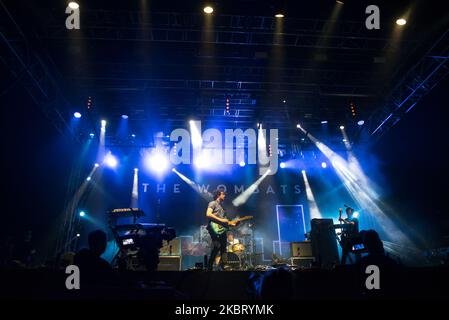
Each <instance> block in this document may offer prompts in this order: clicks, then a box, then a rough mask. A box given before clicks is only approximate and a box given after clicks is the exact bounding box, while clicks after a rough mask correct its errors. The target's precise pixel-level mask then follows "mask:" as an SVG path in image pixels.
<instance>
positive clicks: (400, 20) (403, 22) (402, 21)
mask: <svg viewBox="0 0 449 320" xmlns="http://www.w3.org/2000/svg"><path fill="white" fill-rule="evenodd" d="M406 23H407V20H405V19H404V18H400V19H398V20H396V24H397V25H398V26H404V25H405V24H406Z"/></svg>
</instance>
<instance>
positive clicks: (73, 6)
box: [69, 1, 80, 9]
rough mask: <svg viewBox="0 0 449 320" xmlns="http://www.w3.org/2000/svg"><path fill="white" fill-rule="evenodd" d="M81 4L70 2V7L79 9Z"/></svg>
mask: <svg viewBox="0 0 449 320" xmlns="http://www.w3.org/2000/svg"><path fill="white" fill-rule="evenodd" d="M79 7H80V6H79V4H78V3H76V2H73V1H72V2H69V8H70V9H78V8H79Z"/></svg>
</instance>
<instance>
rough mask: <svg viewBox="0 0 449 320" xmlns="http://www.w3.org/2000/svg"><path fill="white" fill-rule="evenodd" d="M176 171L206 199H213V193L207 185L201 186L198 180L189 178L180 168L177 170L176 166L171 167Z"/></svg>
mask: <svg viewBox="0 0 449 320" xmlns="http://www.w3.org/2000/svg"><path fill="white" fill-rule="evenodd" d="M171 170H172V171H173V172H174V173H176V174H177V175H178V177H180V178H181V180H182V181H184V182H185V183H187V185H188V186H189V187H191V188H192V189H193V190H195V192H196V193H198V194H199V195H200V196H201V197H202V198H203V199H205V200H206V201H212V200H213V195H212V193H210V192H209V191H208V190H207V187H205V186H200V185H199V184H197V183H196V182H194V181H193V180H191V179H189V178H187V177H186V176H185V175H183V174H182V173H181V172H179V171H178V170H176V168H173V169H171Z"/></svg>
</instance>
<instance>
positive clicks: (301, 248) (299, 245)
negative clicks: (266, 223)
mask: <svg viewBox="0 0 449 320" xmlns="http://www.w3.org/2000/svg"><path fill="white" fill-rule="evenodd" d="M290 246H291V252H292V257H313V253H312V242H310V241H303V242H292V243H290Z"/></svg>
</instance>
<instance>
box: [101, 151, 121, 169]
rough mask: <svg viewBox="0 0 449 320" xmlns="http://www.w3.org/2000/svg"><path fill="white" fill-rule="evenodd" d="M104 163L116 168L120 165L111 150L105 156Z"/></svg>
mask: <svg viewBox="0 0 449 320" xmlns="http://www.w3.org/2000/svg"><path fill="white" fill-rule="evenodd" d="M104 164H105V165H107V166H108V167H110V168H112V169H114V168H116V167H117V165H118V160H117V158H116V157H115V156H114V155H113V154H112V153H111V152H109V153H108V154H107V155H106V157H104Z"/></svg>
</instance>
